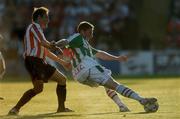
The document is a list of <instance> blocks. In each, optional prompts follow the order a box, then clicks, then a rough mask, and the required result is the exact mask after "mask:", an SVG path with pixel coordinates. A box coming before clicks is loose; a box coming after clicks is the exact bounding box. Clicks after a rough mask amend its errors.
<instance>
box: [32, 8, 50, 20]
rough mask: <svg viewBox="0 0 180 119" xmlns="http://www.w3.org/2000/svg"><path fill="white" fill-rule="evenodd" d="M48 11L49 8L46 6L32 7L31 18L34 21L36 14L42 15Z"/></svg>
mask: <svg viewBox="0 0 180 119" xmlns="http://www.w3.org/2000/svg"><path fill="white" fill-rule="evenodd" d="M48 13H49V9H48V8H46V7H39V8H34V11H33V13H32V20H33V21H36V20H37V18H38V16H40V17H43V16H44V15H45V14H48Z"/></svg>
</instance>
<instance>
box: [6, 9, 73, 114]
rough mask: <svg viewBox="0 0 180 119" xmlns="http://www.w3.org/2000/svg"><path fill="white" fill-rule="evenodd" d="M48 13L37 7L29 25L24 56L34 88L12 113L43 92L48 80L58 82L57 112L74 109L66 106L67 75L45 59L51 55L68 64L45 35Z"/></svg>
mask: <svg viewBox="0 0 180 119" xmlns="http://www.w3.org/2000/svg"><path fill="white" fill-rule="evenodd" d="M48 14H49V10H48V9H47V8H45V7H39V8H35V9H34V11H33V13H32V23H31V24H30V25H29V26H28V28H27V30H26V34H25V37H24V46H25V51H24V58H25V67H26V69H27V71H28V72H29V74H30V76H31V80H32V84H33V88H32V89H29V90H27V91H26V92H25V93H24V94H23V96H22V97H21V98H20V100H19V101H18V103H17V104H16V105H15V106H14V107H13V108H12V109H11V110H10V111H9V114H10V115H16V114H18V113H19V111H20V109H21V107H22V106H24V105H25V104H26V103H27V102H29V101H30V100H31V99H32V98H33V97H34V96H36V95H37V94H39V93H41V92H42V91H43V86H44V83H47V82H48V80H53V81H56V82H57V88H56V94H57V99H58V109H57V112H69V111H72V110H70V109H68V108H65V100H66V77H65V76H64V75H63V74H62V73H61V72H60V71H58V70H57V69H56V68H55V67H53V66H51V65H50V64H47V62H46V60H45V58H46V57H49V58H51V59H52V60H54V61H56V62H58V63H60V64H61V65H63V66H64V67H66V66H68V63H66V62H65V61H63V60H62V59H60V58H59V57H57V56H56V55H54V54H53V53H52V52H51V51H50V50H60V49H59V48H57V47H56V46H55V45H53V44H52V43H50V42H48V41H47V40H46V38H45V36H44V33H43V30H44V29H45V28H47V26H48V22H49V15H48Z"/></svg>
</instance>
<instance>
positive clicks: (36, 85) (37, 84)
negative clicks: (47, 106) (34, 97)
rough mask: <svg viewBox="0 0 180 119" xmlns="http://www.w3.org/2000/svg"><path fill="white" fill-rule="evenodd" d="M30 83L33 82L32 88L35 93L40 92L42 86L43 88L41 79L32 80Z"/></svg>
mask: <svg viewBox="0 0 180 119" xmlns="http://www.w3.org/2000/svg"><path fill="white" fill-rule="evenodd" d="M32 83H33V86H34V87H33V90H34V91H35V92H36V93H41V92H42V91H43V88H44V81H43V80H36V79H35V80H32Z"/></svg>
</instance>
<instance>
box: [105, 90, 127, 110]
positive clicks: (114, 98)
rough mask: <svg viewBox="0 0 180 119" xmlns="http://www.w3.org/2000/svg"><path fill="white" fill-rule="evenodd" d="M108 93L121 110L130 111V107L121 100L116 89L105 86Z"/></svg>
mask: <svg viewBox="0 0 180 119" xmlns="http://www.w3.org/2000/svg"><path fill="white" fill-rule="evenodd" d="M105 90H106V94H107V95H108V96H109V97H110V98H111V99H112V100H113V101H114V102H115V103H116V104H117V106H118V107H119V111H120V112H129V111H130V110H129V109H128V107H127V106H126V105H125V104H124V103H123V102H122V101H121V100H120V98H119V96H118V95H117V93H116V92H115V91H114V90H111V89H108V88H105Z"/></svg>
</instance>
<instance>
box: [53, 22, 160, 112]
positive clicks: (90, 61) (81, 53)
mask: <svg viewBox="0 0 180 119" xmlns="http://www.w3.org/2000/svg"><path fill="white" fill-rule="evenodd" d="M93 30H94V26H93V25H92V24H91V23H89V22H87V21H83V22H81V23H80V24H79V25H78V27H77V31H78V33H75V34H73V35H72V36H70V37H69V38H68V39H64V40H60V41H58V42H56V45H58V46H62V45H66V44H67V45H68V46H67V47H68V48H69V49H70V50H71V51H72V52H73V55H70V56H71V63H72V74H73V77H74V79H76V80H77V81H78V82H80V83H82V84H85V85H88V86H91V87H96V86H99V85H101V86H104V87H105V89H106V91H107V94H108V96H110V97H111V98H112V99H113V96H114V95H117V94H116V92H117V93H119V94H121V95H123V96H125V97H128V98H131V99H134V100H137V101H138V102H139V103H140V104H142V105H143V106H145V105H146V104H148V103H155V102H157V99H156V98H144V97H141V96H140V95H139V94H137V93H136V92H135V91H133V90H132V89H130V88H128V87H126V86H124V85H122V84H120V83H118V82H116V81H115V80H114V79H113V77H112V76H111V71H110V70H108V69H106V68H104V67H103V66H101V65H100V64H99V63H98V62H97V61H96V58H99V59H102V60H108V61H126V60H127V57H126V56H123V55H122V56H114V55H111V54H109V53H107V52H105V51H101V50H97V49H95V48H93V47H91V45H90V44H89V43H88V41H89V40H91V39H92V38H93ZM71 54H72V53H71ZM111 93H113V95H111ZM116 99H117V100H119V101H120V99H118V98H117V97H116ZM113 100H114V99H113ZM117 100H114V101H115V102H116V103H117ZM121 104H123V103H122V102H121ZM123 105H124V104H123ZM124 106H125V105H124ZM120 109H121V108H120ZM127 111H128V109H127Z"/></svg>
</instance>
